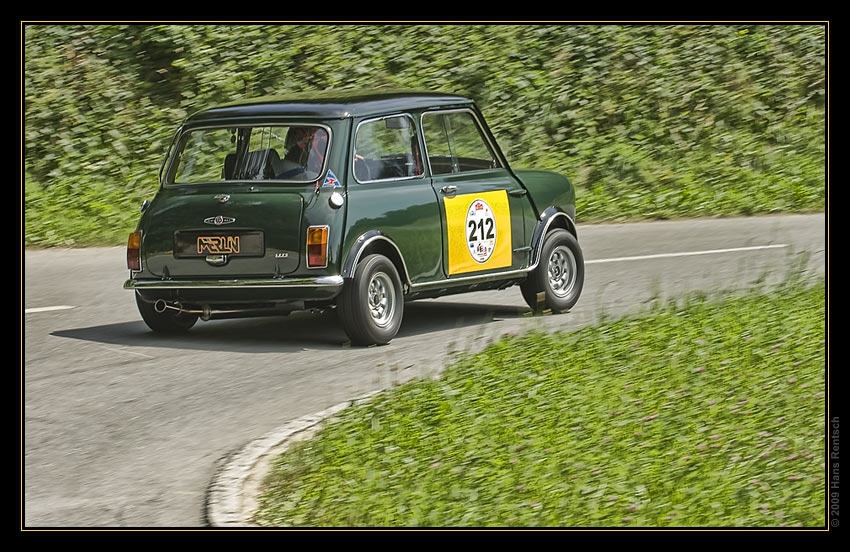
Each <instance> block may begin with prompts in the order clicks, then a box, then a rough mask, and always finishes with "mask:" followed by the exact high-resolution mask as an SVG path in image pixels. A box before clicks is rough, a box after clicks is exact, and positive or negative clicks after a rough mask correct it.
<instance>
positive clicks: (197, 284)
mask: <svg viewBox="0 0 850 552" xmlns="http://www.w3.org/2000/svg"><path fill="white" fill-rule="evenodd" d="M342 284H343V278H342V276H318V277H315V278H271V279H264V280H136V279H134V278H130V279H129V280H127V281H126V282H124V289H138V290H145V289H150V290H157V289H199V290H202V289H261V288H262V289H286V288H341V287H342Z"/></svg>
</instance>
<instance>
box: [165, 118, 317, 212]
mask: <svg viewBox="0 0 850 552" xmlns="http://www.w3.org/2000/svg"><path fill="white" fill-rule="evenodd" d="M261 121H262V119H260V120H259V121H258V122H256V123H253V124H252V123H248V122H246V124H241V125H232V124H230V125H228V124H215V123H212V124H209V125H200V126H193V127H191V128H189V129H184V126H185V125H182V126H181V127H180V128H179V129H178V130H177V134H176V135H175V138H177V136H178V135H179V137H180V140H179V141H178V142H177V145H178V146H179V145H180V141H182V140H183V136H186V135H188V134H189V133H191V132H194V131H196V130H213V129H228V128H261V127H263V126H267V127H296V126H300V127H305V126H306V127H319V128H323V129H325V130H326V131H327V133H328V144H327V147H326V148H325V158H324V159H323V160H322V170H320V171H319V176H318V177H316V178H313V179H311V180H210V181H208V182H189V183H182V184H178V183H175V182H168V181H167V180H168V175H169V173H170V172H171V168H172V166H173V165H174V161H175V157H176V152H175V155H171V148H169V153H168V155H169V158H167V159H166V161H168V167H167V168H166V170H165V179H164V180H163V178H162V177H160V184H161V185H162V186H165V187H166V188H182V187H183V186H207V185H210V184H213V185H216V184H218V185H220V184H248V183H250V184H251V185H252V186H256V185H258V184H264V183H265V184H310V183H312V182H316V181H317V180H321V179H322V178H324V176H325V175H326V174H327V170H328V168H329V157H330V155H328V154H329V153H330V152H331V146H332V145H333V130H332V129H331V127H329V126H328V125H324V124H321V123H310V122H292V123H279V122H275V123H263V122H261ZM172 143H173V139H172ZM163 166H165V163H163ZM213 199H216V198H215V197H214V198H213Z"/></svg>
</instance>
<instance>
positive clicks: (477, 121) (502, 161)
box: [419, 107, 508, 177]
mask: <svg viewBox="0 0 850 552" xmlns="http://www.w3.org/2000/svg"><path fill="white" fill-rule="evenodd" d="M444 113H446V114H448V113H471V114H472V119H473V120H474V121H475V126H476V127H478V135H479V136H481V138H483V139H484V143H485V145H486V146H487V149H489V150H490V155H492V156H493V159H495V160H496V161H497V162H498V163H499V166H498V167H492V168H491V169H476V170H475V171H463V172H462V173H461V172H457V173H455V172H452V173H448V174H465V173H471V172H477V171H483V170H493V169H507V166H508V164H507V162H506V160H505V159H502V158H501V156H500V155H499V150H498V149H497V148H496V145H495V144H494V143H493V141H492V140H490V136H489V135H488V134H489V133H487V132H484V125H483V124H482V123H481V118H480V117H479V116H478V113H476V111H475V110H474V109H472V108H469V107H462V108H454V109H432V110H429V111H423V112H422V113H421V114H420V115H419V127H420V128H421V129H422V143H423V145H424V146H425V160H426V161H427V163H428V172H429V173H430V174H431V177H434V176H445V175H446V173H443V174H438V175H435V174H434V171H433V169H432V168H431V156H430V155H429V154H428V140H427V139H426V138H425V115H442V114H444Z"/></svg>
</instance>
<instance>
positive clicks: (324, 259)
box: [307, 226, 328, 268]
mask: <svg viewBox="0 0 850 552" xmlns="http://www.w3.org/2000/svg"><path fill="white" fill-rule="evenodd" d="M326 266H328V227H327V226H310V227H309V228H307V268H325V267H326Z"/></svg>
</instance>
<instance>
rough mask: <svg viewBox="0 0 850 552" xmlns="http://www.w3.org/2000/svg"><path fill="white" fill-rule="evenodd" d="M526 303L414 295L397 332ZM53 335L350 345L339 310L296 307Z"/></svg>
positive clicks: (464, 325)
mask: <svg viewBox="0 0 850 552" xmlns="http://www.w3.org/2000/svg"><path fill="white" fill-rule="evenodd" d="M529 314H530V311H529V309H527V308H524V307H516V306H510V305H508V306H505V305H487V304H478V303H459V302H439V301H432V300H423V301H414V302H411V303H407V304H406V305H405V315H404V321H403V322H402V326H401V328H400V330H399V332H398V335H397V338H402V339H404V338H410V337H416V336H421V335H427V334H429V333H433V332H440V331H445V330H469V329H472V328H476V327H482V326H484V325H486V324H489V323H492V322H497V321H499V320H503V319H507V318H518V317H522V316H529ZM51 335H53V336H56V337H63V338H69V339H79V340H83V341H90V342H95V343H101V344H107V345H117V346H122V347H162V348H169V349H183V350H199V351H220V352H244V353H286V352H298V351H303V350H339V349H344V348H351V347H352V345H351V343H350V341H349V340H348V337H347V336H346V334H345V332H344V331H343V329H342V325H341V324H340V322H339V321H338V320H337V315H336V312H334V311H333V310H330V309H329V310H326V311H323V312H321V313H316V314H313V313H306V312H304V313H301V312H299V313H293V314H291V315H289V316H274V317H265V318H242V319H231V320H213V321H210V322H201V321H199V322H198V323H197V324H195V326H194V327H193V328H192V329H191V330H189V332H187V333H184V334H177V335H164V334H158V333H154V332H152V331H150V330H149V329H148V327H147V326H146V325H145V323H144V322H142V321H141V320H138V321H133V322H119V323H116V324H103V325H99V326H91V327H86V328H69V329H65V330H58V331H55V332H51Z"/></svg>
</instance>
